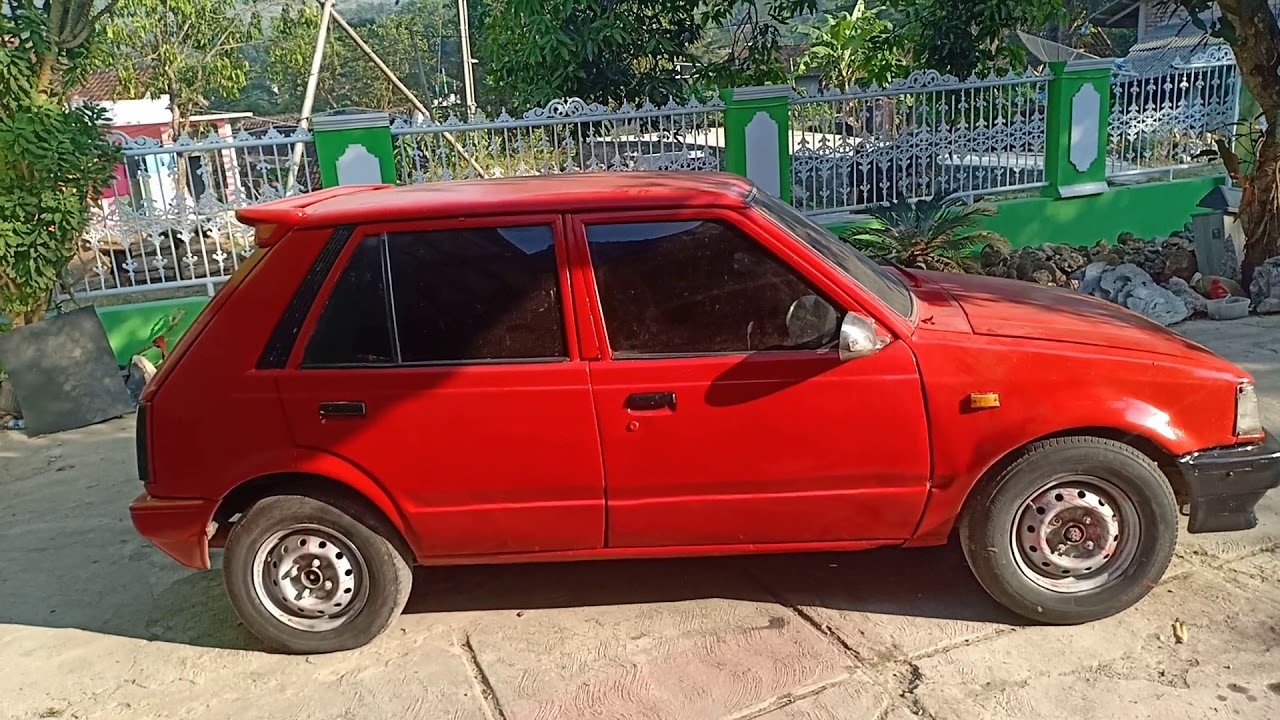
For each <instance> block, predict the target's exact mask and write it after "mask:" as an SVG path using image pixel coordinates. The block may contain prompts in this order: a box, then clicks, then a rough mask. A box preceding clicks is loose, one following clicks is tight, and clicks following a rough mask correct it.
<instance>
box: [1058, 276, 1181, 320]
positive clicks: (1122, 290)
mask: <svg viewBox="0 0 1280 720" xmlns="http://www.w3.org/2000/svg"><path fill="white" fill-rule="evenodd" d="M1080 290H1081V292H1085V293H1087V294H1089V295H1092V296H1094V297H1098V298H1102V299H1103V300H1107V301H1110V302H1113V303H1116V304H1118V305H1123V306H1124V307H1127V308H1129V309H1130V310H1133V311H1134V312H1136V313H1139V314H1141V315H1144V316H1146V317H1148V318H1150V319H1151V320H1154V321H1156V322H1158V323H1160V324H1161V325H1172V324H1174V323H1177V322H1181V321H1183V320H1186V319H1187V317H1188V316H1189V315H1190V314H1191V312H1190V310H1188V308H1187V304H1186V303H1185V302H1184V301H1183V300H1182V299H1181V298H1179V297H1178V296H1177V295H1175V294H1174V293H1172V292H1170V291H1169V290H1167V289H1165V288H1162V287H1160V286H1159V285H1157V284H1156V283H1155V281H1154V280H1153V279H1152V277H1151V275H1150V274H1149V273H1148V272H1147V271H1145V270H1143V269H1142V268H1140V267H1138V266H1137V265H1135V264H1133V263H1124V264H1122V265H1117V266H1114V267H1112V266H1109V265H1107V264H1105V263H1103V262H1096V263H1092V264H1090V265H1087V266H1086V267H1085V268H1084V269H1083V270H1082V271H1081V274H1080Z"/></svg>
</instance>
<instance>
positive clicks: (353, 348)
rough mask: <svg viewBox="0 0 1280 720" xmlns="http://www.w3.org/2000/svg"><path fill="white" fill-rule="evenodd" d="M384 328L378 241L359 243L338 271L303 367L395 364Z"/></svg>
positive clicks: (383, 281) (386, 325) (382, 273)
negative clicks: (339, 271)
mask: <svg viewBox="0 0 1280 720" xmlns="http://www.w3.org/2000/svg"><path fill="white" fill-rule="evenodd" d="M394 359H395V354H394V351H393V349H392V339H391V327H390V324H389V323H388V322H387V295H386V272H385V271H384V269H383V262H382V237H381V236H376V235H375V236H372V237H365V238H361V240H360V244H359V245H358V246H356V249H355V252H354V253H352V255H351V259H350V260H348V261H347V266H346V267H345V268H343V269H342V274H341V275H339V276H338V280H337V283H336V284H335V285H334V286H333V292H332V293H330V294H329V299H328V300H327V301H326V302H325V305H324V312H322V313H321V314H320V320H319V322H317V324H316V329H315V332H313V333H312V334H311V342H309V343H307V349H306V352H305V353H303V356H302V364H303V365H308V366H323V365H379V364H388V363H391V362H393V361H394Z"/></svg>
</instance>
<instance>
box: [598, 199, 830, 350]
mask: <svg viewBox="0 0 1280 720" xmlns="http://www.w3.org/2000/svg"><path fill="white" fill-rule="evenodd" d="M587 241H588V244H589V245H590V248H591V262H592V265H593V266H594V267H595V275H596V285H597V287H598V291H599V294H600V304H601V306H602V307H601V310H602V311H603V313H604V321H605V327H606V330H607V331H608V334H609V344H610V346H611V347H612V348H613V351H614V352H615V353H620V354H624V355H626V354H633V355H634V354H707V353H743V352H752V351H757V350H789V349H799V348H801V347H806V348H807V347H816V346H819V345H822V344H825V343H826V342H828V341H829V338H820V339H819V341H818V342H817V343H816V344H815V343H813V342H810V343H793V342H792V341H791V339H790V337H789V334H788V331H787V314H788V312H789V311H790V310H791V307H792V305H793V304H794V303H795V302H796V301H797V300H800V299H801V298H804V297H806V296H812V295H816V293H815V292H814V291H813V290H812V289H810V287H809V286H808V284H807V283H805V282H804V281H803V280H802V279H800V277H799V276H798V275H797V274H796V273H795V272H794V271H793V270H792V269H791V268H789V267H787V266H786V265H785V264H783V263H782V262H781V261H779V260H778V259H777V258H776V257H774V256H773V255H771V254H770V253H769V252H768V251H766V250H765V249H764V248H763V247H762V246H761V245H760V244H759V243H757V242H756V241H755V240H754V239H752V238H750V237H748V236H747V235H745V234H744V233H742V232H741V231H740V230H738V229H737V228H734V227H733V226H731V225H727V224H724V223H720V222H714V221H692V222H671V223H643V224H623V225H593V226H589V227H588V228H587ZM819 302H821V303H825V301H819Z"/></svg>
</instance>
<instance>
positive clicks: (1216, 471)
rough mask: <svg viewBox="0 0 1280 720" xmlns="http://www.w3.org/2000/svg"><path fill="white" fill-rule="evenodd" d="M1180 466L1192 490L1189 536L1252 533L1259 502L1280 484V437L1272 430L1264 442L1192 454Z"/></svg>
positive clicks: (1256, 519)
mask: <svg viewBox="0 0 1280 720" xmlns="http://www.w3.org/2000/svg"><path fill="white" fill-rule="evenodd" d="M1177 464H1178V468H1179V470H1181V472H1182V476H1183V477H1184V478H1185V479H1186V481H1187V488H1188V490H1189V491H1190V498H1189V501H1190V503H1191V520H1190V522H1189V523H1188V524H1187V532H1192V533H1210V532H1229V531H1232V530H1248V529H1249V528H1252V527H1255V526H1257V524H1258V515H1257V513H1255V512H1254V507H1255V506H1256V505H1257V504H1258V501H1259V500H1261V499H1262V496H1263V495H1265V494H1267V491H1268V490H1271V489H1272V488H1275V487H1277V486H1280V439H1278V438H1276V436H1275V435H1272V434H1271V433H1270V432H1268V433H1267V435H1266V437H1265V438H1263V440H1262V441H1261V442H1256V443H1253V444H1250V445H1233V446H1231V447H1225V448H1216V449H1213V450H1201V451H1199V452H1193V453H1191V454H1190V455H1184V456H1182V457H1180V458H1178V460H1177Z"/></svg>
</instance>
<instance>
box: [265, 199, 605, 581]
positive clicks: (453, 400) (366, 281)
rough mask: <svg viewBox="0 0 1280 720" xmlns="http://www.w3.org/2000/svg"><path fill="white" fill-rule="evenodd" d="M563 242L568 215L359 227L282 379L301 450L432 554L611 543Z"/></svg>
mask: <svg viewBox="0 0 1280 720" xmlns="http://www.w3.org/2000/svg"><path fill="white" fill-rule="evenodd" d="M562 228H563V222H562V220H561V219H560V218H558V217H520V218H505V219H497V220H490V219H486V220H484V221H447V222H436V223H431V224H408V225H404V224H399V225H387V226H375V227H367V228H362V229H361V230H359V231H358V232H357V234H356V237H355V238H354V239H353V240H352V241H351V242H350V243H349V244H348V245H349V246H348V247H347V249H346V250H345V251H344V253H343V255H342V256H341V257H340V258H339V259H338V261H337V264H336V267H337V268H338V270H337V272H335V273H333V275H335V276H336V278H335V279H331V280H330V281H329V282H328V283H326V287H325V289H323V290H322V291H321V293H320V295H319V298H318V300H317V303H316V306H317V307H316V309H314V310H313V311H312V313H311V319H310V320H309V321H308V323H307V324H306V325H304V328H303V332H302V341H301V342H300V343H299V348H298V349H297V350H295V351H294V354H293V355H294V356H293V358H292V360H291V362H290V365H289V369H288V370H286V371H285V372H283V373H281V375H280V393H281V396H282V398H283V402H284V406H285V411H286V414H287V417H288V420H289V423H290V426H291V429H292V431H293V433H294V436H295V439H296V442H297V443H298V444H299V445H300V446H301V447H302V448H304V449H305V451H306V452H311V453H324V454H327V455H329V456H334V457H336V458H337V459H339V460H340V461H341V462H344V463H347V464H348V465H349V466H353V467H355V468H357V469H358V470H359V471H360V472H363V473H364V474H366V475H367V476H368V477H369V478H370V479H372V481H373V482H375V483H377V484H379V485H381V486H382V487H383V488H385V489H386V490H387V491H388V494H389V495H391V497H392V498H393V499H394V500H395V501H396V502H397V503H398V505H399V506H400V508H401V510H402V512H403V513H404V515H405V519H406V522H407V523H408V525H409V527H410V530H411V531H412V533H413V534H414V536H415V538H416V539H417V541H418V542H417V544H418V546H419V550H420V552H421V553H422V554H423V555H427V556H450V555H476V554H488V553H523V552H538V551H551V550H576V549H593V548H599V547H601V546H602V545H603V543H604V486H603V475H602V468H601V457H600V445H599V438H598V435H597V432H596V424H595V413H594V410H593V408H592V402H591V390H590V385H589V381H588V374H587V364H586V363H585V362H583V361H582V360H580V359H579V358H578V353H577V349H576V346H575V343H570V342H569V341H568V338H569V337H572V336H573V334H574V333H573V318H572V315H571V314H570V313H569V311H568V303H567V302H565V301H564V298H565V297H566V295H567V287H568V283H567V279H566V278H567V276H566V272H567V264H566V262H565V260H564V258H565V255H564V253H563V237H562V235H563V233H562Z"/></svg>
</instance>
